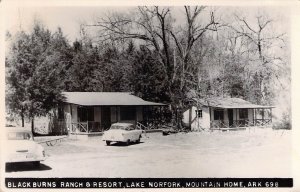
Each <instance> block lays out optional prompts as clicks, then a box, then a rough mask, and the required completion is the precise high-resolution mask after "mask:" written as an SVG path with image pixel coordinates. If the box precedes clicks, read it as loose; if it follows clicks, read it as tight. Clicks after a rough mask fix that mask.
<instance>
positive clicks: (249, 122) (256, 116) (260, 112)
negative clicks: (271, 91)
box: [210, 108, 272, 129]
mask: <svg viewBox="0 0 300 192" xmlns="http://www.w3.org/2000/svg"><path fill="white" fill-rule="evenodd" d="M215 113H223V117H222V115H217V116H218V117H217V118H215V116H216V115H214V116H213V118H212V119H213V120H211V122H210V127H211V128H212V129H221V128H233V129H234V128H246V127H254V126H256V127H267V126H270V125H271V124H272V108H233V109H214V114H215Z"/></svg>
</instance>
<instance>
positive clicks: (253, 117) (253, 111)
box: [252, 108, 255, 125]
mask: <svg viewBox="0 0 300 192" xmlns="http://www.w3.org/2000/svg"><path fill="white" fill-rule="evenodd" d="M254 110H255V109H254V108H253V109H252V114H253V125H255V121H254Z"/></svg>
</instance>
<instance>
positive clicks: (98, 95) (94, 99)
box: [63, 92, 165, 106]
mask: <svg viewBox="0 0 300 192" xmlns="http://www.w3.org/2000/svg"><path fill="white" fill-rule="evenodd" d="M63 95H64V96H65V98H66V100H65V102H66V103H72V104H77V105H85V106H92V105H102V106H104V105H106V106H112V105H113V106H119V105H123V106H125V105H135V106H151V105H152V106H162V105H165V104H162V103H155V102H150V101H145V100H143V99H141V98H139V97H137V96H134V95H132V94H131V93H129V92H63Z"/></svg>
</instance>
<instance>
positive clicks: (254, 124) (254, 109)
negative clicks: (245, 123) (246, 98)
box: [254, 109, 256, 126]
mask: <svg viewBox="0 0 300 192" xmlns="http://www.w3.org/2000/svg"><path fill="white" fill-rule="evenodd" d="M254 110H255V111H254V114H255V122H254V126H255V125H256V109H254Z"/></svg>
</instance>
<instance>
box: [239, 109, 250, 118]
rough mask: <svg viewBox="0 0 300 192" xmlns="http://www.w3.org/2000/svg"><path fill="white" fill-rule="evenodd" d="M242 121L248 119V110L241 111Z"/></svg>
mask: <svg viewBox="0 0 300 192" xmlns="http://www.w3.org/2000/svg"><path fill="white" fill-rule="evenodd" d="M239 116H240V119H248V109H239Z"/></svg>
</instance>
